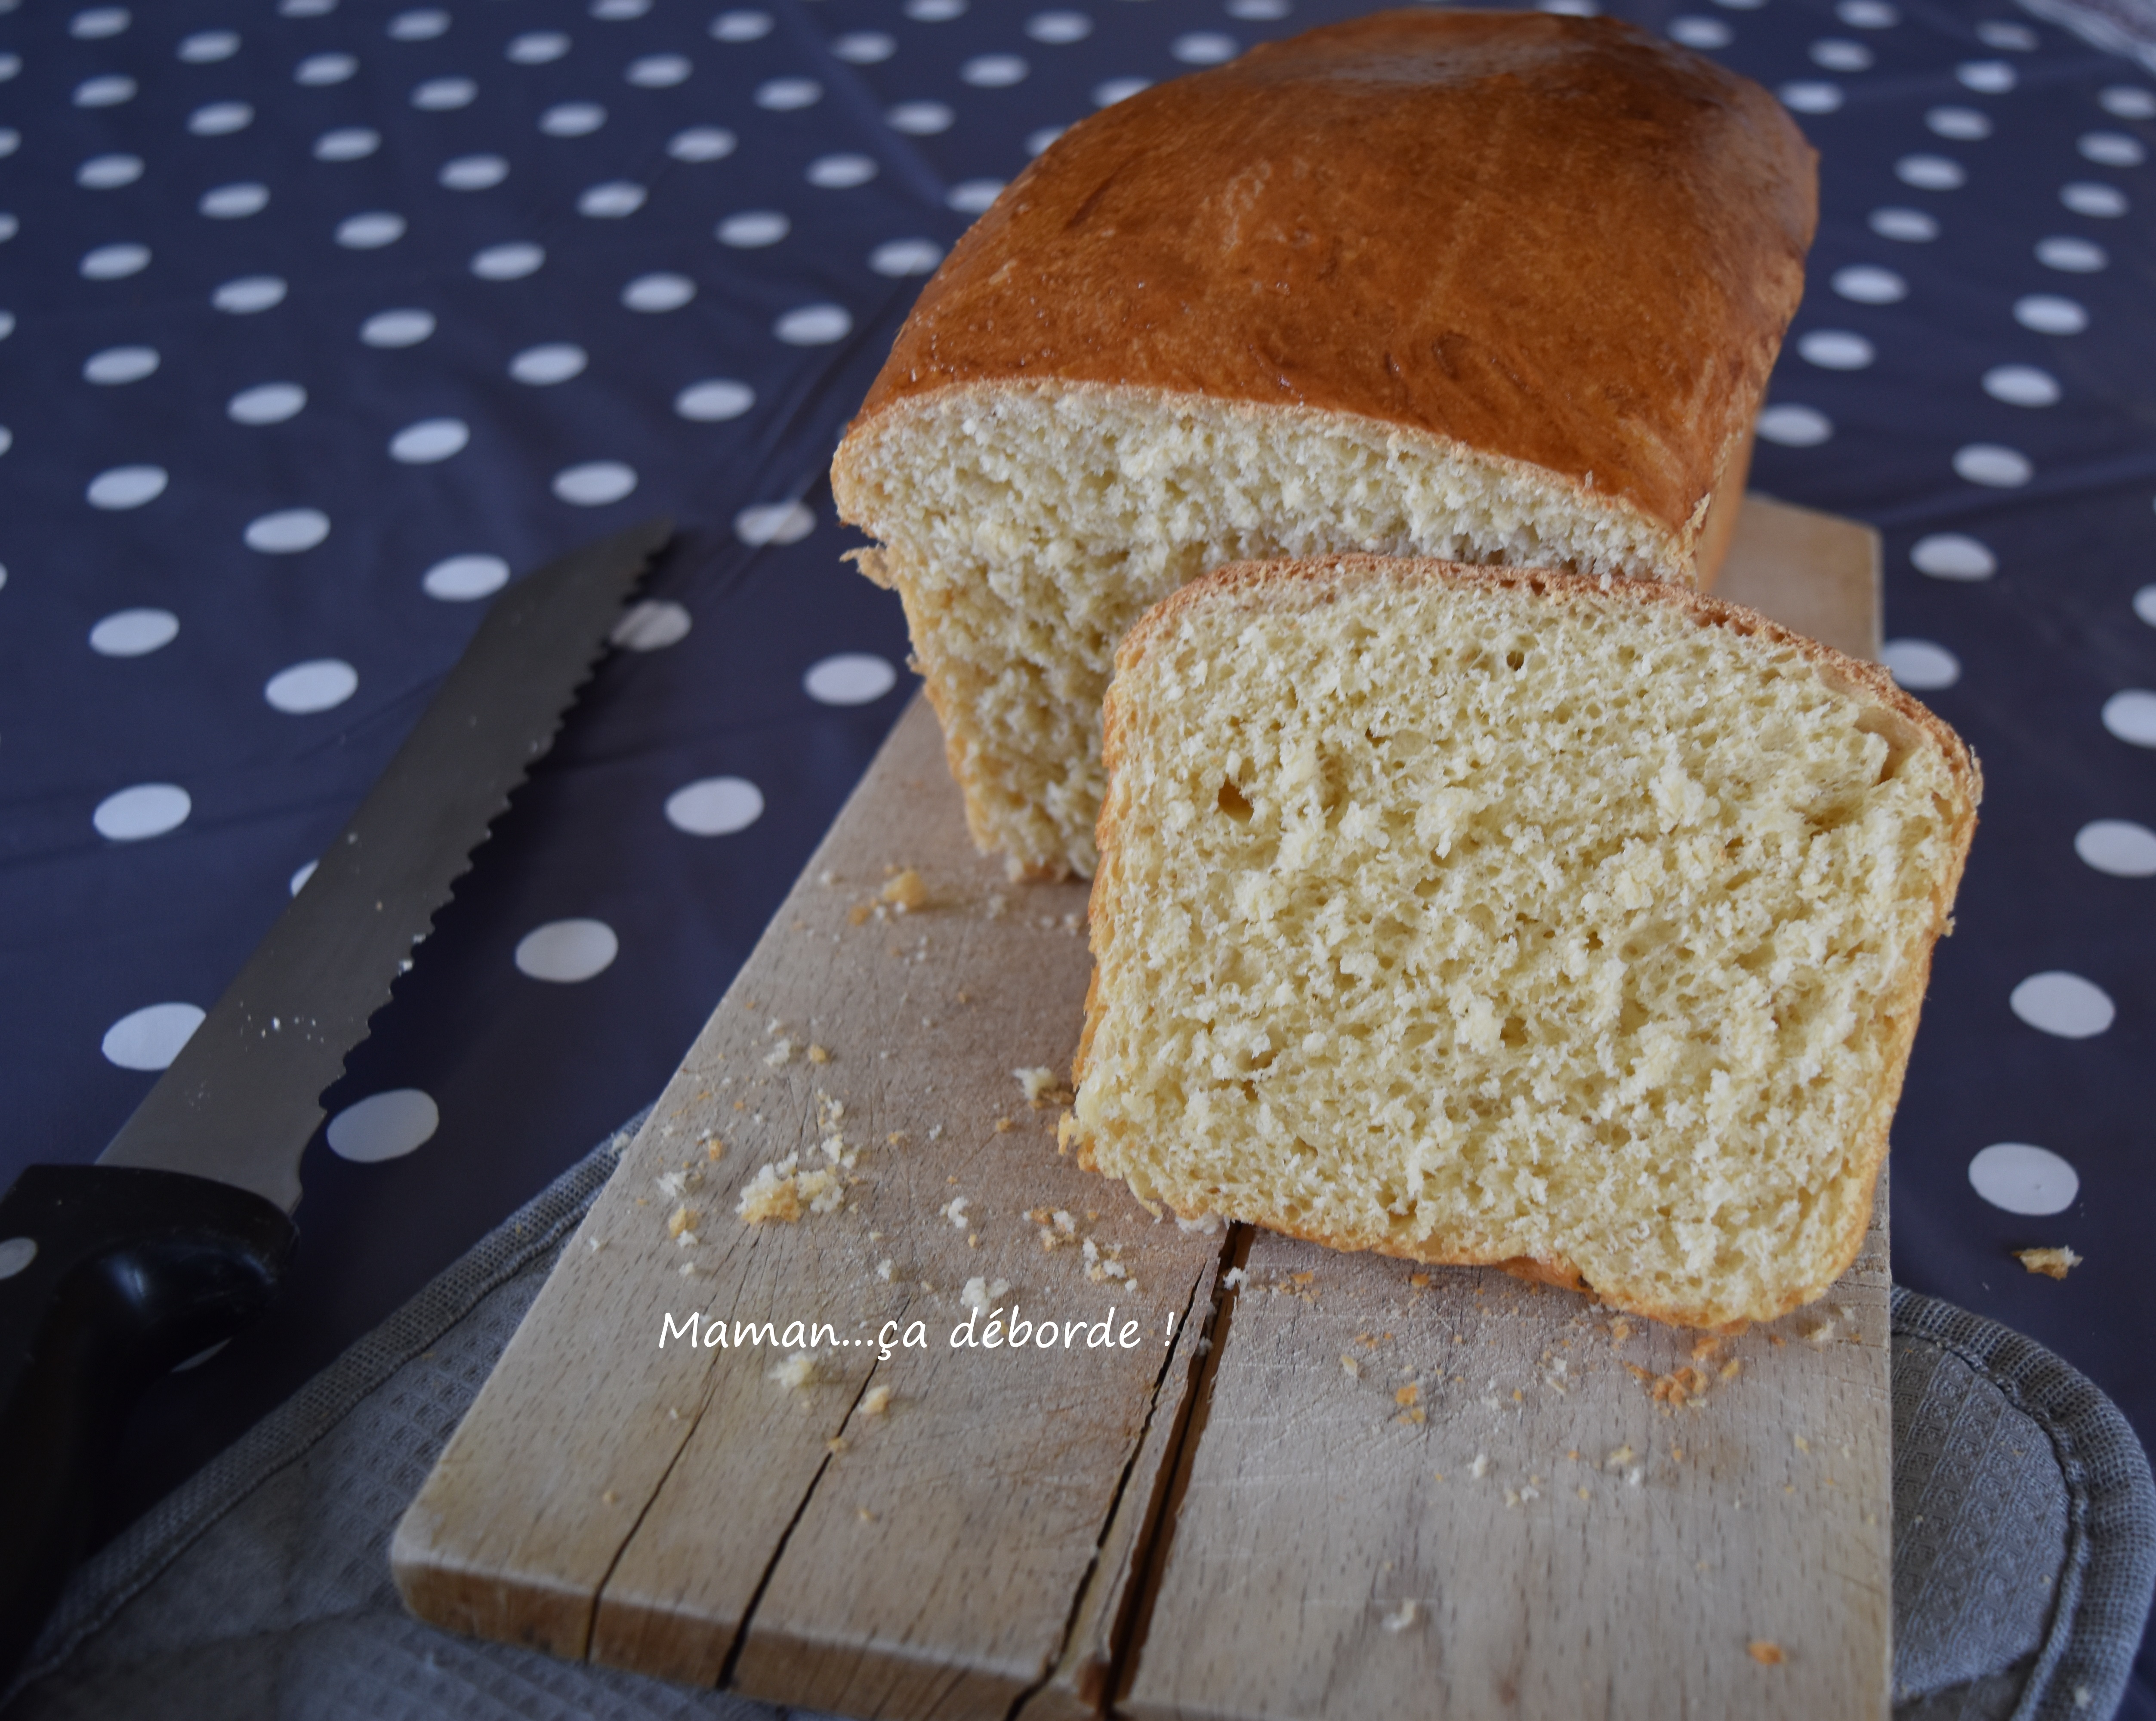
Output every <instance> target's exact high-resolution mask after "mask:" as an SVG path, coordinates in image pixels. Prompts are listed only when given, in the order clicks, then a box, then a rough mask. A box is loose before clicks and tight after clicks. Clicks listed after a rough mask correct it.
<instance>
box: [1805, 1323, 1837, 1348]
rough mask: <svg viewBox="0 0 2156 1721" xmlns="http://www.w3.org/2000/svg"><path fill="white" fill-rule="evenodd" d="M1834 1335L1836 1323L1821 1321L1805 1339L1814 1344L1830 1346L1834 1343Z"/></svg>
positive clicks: (1806, 1334)
mask: <svg viewBox="0 0 2156 1721" xmlns="http://www.w3.org/2000/svg"><path fill="white" fill-rule="evenodd" d="M1834 1334H1835V1323H1833V1322H1832V1321H1821V1322H1820V1323H1818V1324H1817V1325H1815V1326H1814V1327H1813V1328H1811V1329H1810V1330H1809V1332H1807V1333H1805V1334H1804V1337H1805V1338H1807V1339H1809V1341H1810V1342H1811V1343H1814V1344H1830V1343H1833V1342H1834Z"/></svg>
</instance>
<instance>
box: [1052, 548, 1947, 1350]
mask: <svg viewBox="0 0 2156 1721" xmlns="http://www.w3.org/2000/svg"><path fill="white" fill-rule="evenodd" d="M1107 761H1108V769H1109V788H1108V794H1107V799H1106V804H1105V805H1104V806H1103V808H1102V809H1101V826H1100V844H1101V867H1100V871H1099V872H1098V874H1097V875H1096V877H1095V880H1094V884H1093V896H1092V907H1091V922H1092V942H1093V952H1094V957H1095V961H1096V976H1095V984H1094V989H1093V993H1092V995H1091V999H1089V1001H1088V1004H1087V1009H1086V1030H1085V1038H1084V1040H1083V1041H1082V1042H1081V1046H1080V1049H1079V1053H1078V1059H1077V1066H1076V1070H1075V1076H1074V1079H1075V1082H1076V1085H1077V1089H1078V1093H1077V1101H1076V1106H1075V1118H1074V1121H1073V1122H1072V1123H1071V1124H1070V1127H1069V1132H1068V1133H1070V1135H1071V1136H1072V1137H1074V1138H1075V1140H1076V1142H1077V1143H1078V1144H1079V1150H1080V1153H1081V1156H1082V1157H1083V1158H1085V1159H1086V1161H1087V1162H1088V1163H1089V1164H1091V1165H1092V1166H1094V1167H1095V1168H1096V1169H1099V1170H1101V1171H1103V1172H1106V1173H1107V1174H1109V1175H1111V1176H1115V1177H1120V1178H1122V1179H1125V1180H1126V1181H1127V1183H1128V1184H1130V1186H1131V1187H1132V1189H1133V1190H1134V1191H1135V1192H1136V1193H1137V1194H1138V1195H1139V1196H1140V1197H1141V1198H1142V1199H1144V1200H1149V1201H1153V1202H1157V1203H1165V1204H1166V1205H1168V1206H1169V1207H1171V1208H1173V1210H1175V1211H1176V1212H1177V1213H1178V1214H1179V1215H1183V1216H1185V1217H1196V1216H1198V1215H1204V1214H1208V1213H1217V1214H1220V1215H1224V1216H1227V1217H1229V1218H1233V1219H1240V1220H1253V1221H1255V1222H1256V1223H1258V1224H1260V1225H1268V1226H1270V1227H1272V1228H1274V1229H1276V1230H1283V1231H1289V1232H1292V1233H1295V1234H1296V1235H1297V1236H1305V1237H1309V1238H1312V1239H1315V1240H1317V1241H1321V1242H1324V1243H1328V1244H1332V1245H1334V1246H1337V1247H1342V1248H1354V1249H1374V1250H1380V1251H1384V1252H1386V1253H1389V1254H1393V1255H1399V1256H1408V1257H1410V1258H1413V1259H1416V1260H1421V1261H1444V1262H1480V1263H1506V1264H1512V1265H1515V1266H1528V1267H1530V1268H1531V1269H1532V1271H1534V1272H1535V1273H1536V1274H1537V1276H1539V1277H1545V1278H1548V1279H1550V1280H1553V1282H1559V1283H1568V1284H1576V1285H1580V1286H1582V1287H1585V1288H1590V1289H1592V1290H1593V1291H1594V1293H1595V1294H1596V1295H1598V1296H1599V1297H1602V1298H1603V1299H1604V1301H1606V1302H1610V1303H1613V1304H1615V1305H1617V1306H1618V1307H1623V1308H1626V1309H1630V1310H1634V1311H1636V1312H1638V1313H1643V1314H1646V1315H1650V1316H1652V1317H1654V1318H1656V1319H1658V1320H1664V1321H1670V1322H1675V1323H1682V1324H1686V1325H1696V1326H1722V1325H1726V1324H1727V1323H1733V1322H1741V1321H1747V1320H1762V1319H1766V1318H1772V1317H1773V1316H1775V1315H1778V1314H1780V1313H1784V1312H1785V1311H1787V1310H1789V1309H1790V1308H1794V1307H1796V1306H1797V1305H1799V1304H1800V1303H1803V1302H1808V1301H1809V1300H1810V1299H1812V1298H1814V1297H1818V1296H1819V1295H1820V1294H1821V1293H1822V1292H1824V1291H1825V1289H1826V1288H1827V1287H1828V1286H1829V1285H1830V1283H1831V1282H1833V1281H1834V1279H1835V1277H1836V1276H1837V1275H1838V1274H1839V1273H1840V1272H1841V1271H1842V1270H1843V1268H1844V1267H1845V1266H1847V1265H1848V1263H1849V1262H1850V1261H1851V1259H1852V1258H1853V1257H1854V1256H1855V1255H1856V1250H1857V1247H1858V1246H1859V1244H1860V1243H1861V1241H1862V1238H1863V1234H1864V1230H1865V1225H1866V1219H1867V1217H1868V1216H1869V1214H1870V1210H1871V1192H1872V1187H1873V1184H1874V1182H1875V1181H1876V1178H1877V1175H1878V1171H1879V1168H1880V1165H1881V1163H1882V1162H1883V1160H1884V1158H1885V1156H1886V1131H1887V1124H1888V1122H1889V1120H1890V1119H1891V1117H1892V1115H1893V1110H1894V1103H1895V1101H1896V1098H1897V1096H1898V1095H1899V1093H1900V1091H1901V1084H1902V1071H1903V1069H1904V1067H1905V1066H1906V1064H1907V1058H1908V1051H1909V1045H1910V1042H1911V1040H1912V1037H1913V1036H1914V1035H1915V1032H1916V1026H1917V1009H1918V1006H1919V1004H1920V1003H1921V1001H1922V997H1923V992H1924V984H1925V979H1926V976H1927V974H1928V972H1929V968H1930V962H1931V951H1932V946H1933V941H1934V940H1935V939H1936V938H1938V936H1939V935H1940V933H1941V932H1943V930H1944V929H1945V927H1946V925H1947V917H1948V910H1949V908H1950V907H1951V905H1952V903H1953V894H1954V889H1955V886H1956V884H1957V882H1958V879H1959V877H1960V874H1961V868H1962V863H1963V858H1964V856H1965V855H1966V854H1967V851H1968V846H1969V837H1970V835H1971V833H1972V831H1973V830H1974V825H1975V817H1976V814H1975V809H1976V803H1977V799H1978V795H1979V778H1978V774H1977V770H1976V767H1975V764H1974V761H1973V760H1972V759H1971V758H1970V756H1969V753H1968V751H1967V749H1966V748H1965V747H1963V745H1962V743H1961V742H1960V741H1959V739H1958V737H1956V736H1955V735H1954V733H1953V731H1952V730H1950V729H1948V727H1946V726H1945V725H1944V724H1943V723H1941V722H1939V721H1938V718H1936V717H1933V715H1932V714H1931V713H1930V712H1928V711H1926V710H1925V709H1924V708H1923V707H1922V706H1921V705H1919V704H1917V702H1916V701H1914V700H1912V699H1911V698H1910V697H1908V696H1907V695H1906V694H1904V693H1902V691H1900V690H1899V689H1897V687H1896V686H1894V685H1893V683H1892V680H1891V679H1890V678H1889V677H1888V676H1887V675H1886V672H1885V671H1884V670H1881V669H1879V668H1878V667H1877V666H1876V665H1870V664H1866V663H1861V662H1858V661H1856V660H1854V659H1851V658H1846V657H1843V656H1841V655H1840V654H1838V653H1836V652H1834V651H1831V650H1828V649H1827V648H1826V647H1825V646H1823V645H1817V644H1816V643H1815V642H1813V641H1811V640H1805V639H1804V638H1801V637H1800V636H1799V635H1797V634H1791V633H1789V632H1788V631H1787V630H1786V629H1783V628H1780V627H1779V626H1777V625H1776V624H1774V623H1772V622H1770V621H1768V620H1767V619H1765V618H1764V617H1763V616H1760V615H1758V614H1756V613H1754V612H1753V611H1751V610H1748V609H1740V608H1738V607H1737V606H1735V605H1732V604H1722V603H1720V602H1717V600H1715V599H1713V598H1707V597H1704V596H1702V595H1700V594H1698V593H1691V592H1688V591H1686V590H1683V589H1681V588H1674V587H1671V586H1666V585H1652V584H1648V583H1643V582H1635V581H1623V580H1619V581H1608V582H1597V581H1594V580H1592V579H1588V578H1581V577H1579V576H1576V575H1572V574H1564V573H1543V572H1536V571H1532V570H1530V571H1521V572H1516V571H1511V570H1500V569H1491V568H1478V569H1468V568H1460V567H1457V566H1454V565H1450V564H1445V563H1432V562H1409V561H1398V560H1384V559H1379V558H1375V557H1343V558H1339V559H1337V560H1326V561H1314V562H1301V563H1271V564H1266V565H1261V566H1244V567H1238V568H1226V569H1223V570H1221V571H1220V572H1219V573H1214V574H1213V575H1210V576H1209V577H1207V578H1204V579H1201V580H1199V581H1198V582H1197V583H1194V584H1193V585H1190V586H1187V587H1185V588H1183V590H1182V591H1181V592H1179V593H1177V594H1176V595H1175V596H1173V598H1169V599H1168V601H1167V602H1165V603H1163V604H1160V605H1158V607H1156V608H1155V609H1152V611H1151V612H1149V613H1148V614H1147V616H1146V618H1145V619H1144V620H1143V621H1142V623H1141V624H1139V626H1138V627H1137V629H1135V630H1134V631H1133V632H1132V634H1131V635H1130V636H1129V638H1128V639H1127V640H1126V641H1125V643H1124V645H1123V646H1122V650H1121V651H1120V653H1119V654H1118V656H1117V660H1116V677H1115V681H1114V685H1113V686H1112V687H1111V690H1110V692H1109V696H1108V705H1107Z"/></svg>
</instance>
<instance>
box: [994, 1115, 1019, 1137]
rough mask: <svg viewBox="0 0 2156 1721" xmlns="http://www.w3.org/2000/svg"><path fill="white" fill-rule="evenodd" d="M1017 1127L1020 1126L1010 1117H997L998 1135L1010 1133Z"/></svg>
mask: <svg viewBox="0 0 2156 1721" xmlns="http://www.w3.org/2000/svg"><path fill="white" fill-rule="evenodd" d="M1015 1128H1018V1126H1017V1125H1016V1124H1015V1123H1012V1122H1011V1121H1010V1119H1009V1118H1008V1117H998V1118H997V1119H996V1133H997V1134H998V1135H1009V1133H1011V1131H1012V1130H1014V1129H1015Z"/></svg>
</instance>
